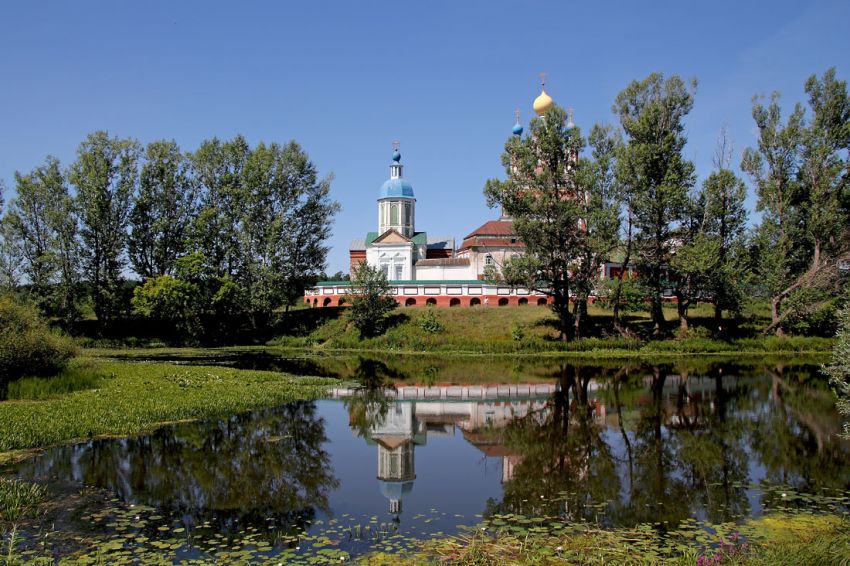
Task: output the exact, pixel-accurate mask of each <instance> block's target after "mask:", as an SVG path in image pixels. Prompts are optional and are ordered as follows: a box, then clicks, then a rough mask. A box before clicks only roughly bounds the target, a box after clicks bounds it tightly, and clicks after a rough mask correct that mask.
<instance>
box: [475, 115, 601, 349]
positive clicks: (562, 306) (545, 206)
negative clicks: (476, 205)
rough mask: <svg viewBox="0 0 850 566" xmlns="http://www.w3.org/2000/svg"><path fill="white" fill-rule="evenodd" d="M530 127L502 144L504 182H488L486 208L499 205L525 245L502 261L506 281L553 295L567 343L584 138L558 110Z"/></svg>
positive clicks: (579, 235)
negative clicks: (524, 132)
mask: <svg viewBox="0 0 850 566" xmlns="http://www.w3.org/2000/svg"><path fill="white" fill-rule="evenodd" d="M529 129H530V132H529V135H527V136H525V137H518V136H512V137H511V138H510V139H509V140H508V141H507V143H506V144H505V151H504V153H503V154H502V164H503V165H504V166H505V170H506V172H507V176H508V178H507V180H505V181H500V180H498V179H491V180H489V181H487V183H486V185H485V187H484V194H485V195H486V197H487V203H488V204H489V205H490V206H491V207H492V206H495V205H501V207H502V210H504V211H505V213H506V214H507V215H509V216H510V217H511V218H513V219H514V231H515V232H516V234H517V236H519V238H520V239H521V240H522V241H523V243H524V244H525V246H526V251H525V254H523V255H521V256H518V257H517V258H515V259H511V260H508V261H506V262H505V265H504V267H503V270H502V274H503V276H504V278H505V280H506V281H507V282H508V283H510V284H512V285H523V286H527V287H528V288H529V289H535V290H537V291H539V292H543V293H546V294H547V295H550V296H551V297H553V299H554V301H553V303H552V309H553V310H554V312H555V314H556V315H557V316H558V329H559V331H560V336H561V339H562V340H570V339H572V337H573V335H574V334H575V325H574V317H573V314H572V312H570V293H571V292H572V291H575V290H576V289H575V288H574V284H575V282H576V281H575V277H574V276H573V274H572V272H571V269H572V268H573V267H574V264H575V263H576V262H577V261H578V260H579V257H580V252H579V250H580V246H581V244H582V243H583V242H584V241H585V238H586V234H585V231H584V228H583V225H582V221H583V220H582V213H583V212H584V203H583V202H581V200H582V199H581V198H579V196H580V195H579V193H580V192H582V191H583V190H584V189H587V188H589V187H585V186H582V187H579V185H578V182H577V181H578V179H577V175H576V167H577V166H578V165H579V162H578V155H579V152H580V151H581V149H582V147H583V146H584V139H583V138H582V137H581V134H580V132H579V130H578V128H575V127H572V125H571V124H570V125H569V126H568V125H567V114H566V112H564V110H563V109H561V108H559V107H557V106H554V107H553V108H552V109H550V110H549V112H548V113H547V114H546V116H545V117H539V118H534V119H533V120H532V121H531V125H530V128H529Z"/></svg>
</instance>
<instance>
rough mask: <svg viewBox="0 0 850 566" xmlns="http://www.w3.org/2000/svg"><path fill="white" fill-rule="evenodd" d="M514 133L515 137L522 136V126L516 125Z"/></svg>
mask: <svg viewBox="0 0 850 566" xmlns="http://www.w3.org/2000/svg"><path fill="white" fill-rule="evenodd" d="M513 131H514V135H515V136H521V135H522V126H520V125H519V124H514V130H513Z"/></svg>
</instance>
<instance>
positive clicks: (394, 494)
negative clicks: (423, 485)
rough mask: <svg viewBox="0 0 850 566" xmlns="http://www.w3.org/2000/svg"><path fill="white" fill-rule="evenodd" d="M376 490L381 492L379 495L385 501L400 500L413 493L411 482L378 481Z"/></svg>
mask: <svg viewBox="0 0 850 566" xmlns="http://www.w3.org/2000/svg"><path fill="white" fill-rule="evenodd" d="M378 489H379V490H380V491H381V495H383V496H384V497H386V498H387V499H401V498H403V497H404V496H405V495H408V494H410V492H411V491H413V482H412V481H406V482H400V481H386V480H379V481H378Z"/></svg>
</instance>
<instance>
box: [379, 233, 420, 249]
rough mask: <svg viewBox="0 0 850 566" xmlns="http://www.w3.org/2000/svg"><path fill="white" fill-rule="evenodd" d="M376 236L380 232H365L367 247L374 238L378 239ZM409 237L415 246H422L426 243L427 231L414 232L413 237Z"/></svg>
mask: <svg viewBox="0 0 850 566" xmlns="http://www.w3.org/2000/svg"><path fill="white" fill-rule="evenodd" d="M378 236H380V234H378V233H377V232H367V233H366V247H367V248H368V247H369V246H371V245H372V242H374V241H375V240H377V239H378ZM410 239H411V240H412V241H413V243H414V244H416V245H417V246H424V245H425V244H427V243H428V233H427V232H414V233H413V237H412V238H410Z"/></svg>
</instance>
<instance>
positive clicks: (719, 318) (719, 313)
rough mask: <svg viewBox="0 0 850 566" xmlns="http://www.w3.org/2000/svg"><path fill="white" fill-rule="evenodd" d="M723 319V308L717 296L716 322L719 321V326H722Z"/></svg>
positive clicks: (715, 304) (715, 305)
mask: <svg viewBox="0 0 850 566" xmlns="http://www.w3.org/2000/svg"><path fill="white" fill-rule="evenodd" d="M722 320H723V308H722V307H721V306H720V300H719V298H717V297H715V299H714V322H716V323H717V327H718V328H720V323H721V322H722Z"/></svg>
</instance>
